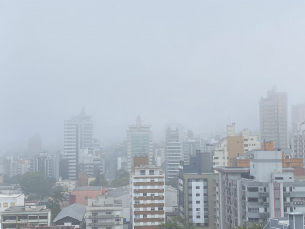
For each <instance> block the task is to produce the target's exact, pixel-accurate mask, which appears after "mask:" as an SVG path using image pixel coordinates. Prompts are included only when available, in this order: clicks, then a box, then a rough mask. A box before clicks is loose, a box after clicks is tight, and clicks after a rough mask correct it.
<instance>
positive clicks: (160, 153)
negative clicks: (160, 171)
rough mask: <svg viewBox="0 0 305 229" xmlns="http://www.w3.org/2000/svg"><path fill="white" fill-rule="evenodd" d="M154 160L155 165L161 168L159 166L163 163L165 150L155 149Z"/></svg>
mask: <svg viewBox="0 0 305 229" xmlns="http://www.w3.org/2000/svg"><path fill="white" fill-rule="evenodd" d="M154 159H155V165H156V166H158V167H161V165H162V164H163V163H164V162H165V149H162V148H161V149H155V154H154Z"/></svg>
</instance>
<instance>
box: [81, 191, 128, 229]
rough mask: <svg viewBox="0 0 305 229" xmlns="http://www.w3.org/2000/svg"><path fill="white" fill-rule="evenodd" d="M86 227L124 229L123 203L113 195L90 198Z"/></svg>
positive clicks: (92, 228) (88, 228)
mask: <svg viewBox="0 0 305 229" xmlns="http://www.w3.org/2000/svg"><path fill="white" fill-rule="evenodd" d="M86 229H123V205H122V201H121V200H115V198H114V197H113V196H98V197H97V198H96V199H89V204H88V207H87V214H86Z"/></svg>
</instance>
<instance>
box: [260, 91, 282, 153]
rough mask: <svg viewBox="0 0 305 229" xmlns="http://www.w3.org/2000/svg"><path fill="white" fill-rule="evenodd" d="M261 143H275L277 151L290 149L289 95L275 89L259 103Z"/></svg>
mask: <svg viewBox="0 0 305 229" xmlns="http://www.w3.org/2000/svg"><path fill="white" fill-rule="evenodd" d="M259 118H260V131H261V141H262V142H264V141H266V142H269V141H274V148H275V149H284V148H288V131H287V123H288V121H287V93H286V92H277V91H276V89H275V88H274V89H273V90H271V91H268V92H267V98H261V100H260V102H259Z"/></svg>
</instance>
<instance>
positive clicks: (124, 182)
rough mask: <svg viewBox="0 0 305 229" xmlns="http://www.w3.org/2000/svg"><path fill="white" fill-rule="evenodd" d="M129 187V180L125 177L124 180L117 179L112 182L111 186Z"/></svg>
mask: <svg viewBox="0 0 305 229" xmlns="http://www.w3.org/2000/svg"><path fill="white" fill-rule="evenodd" d="M126 185H129V178H127V177H124V178H117V179H114V180H112V181H111V183H110V186H111V187H115V188H116V187H123V186H126Z"/></svg>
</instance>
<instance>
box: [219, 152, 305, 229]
mask: <svg viewBox="0 0 305 229" xmlns="http://www.w3.org/2000/svg"><path fill="white" fill-rule="evenodd" d="M216 170H217V171H218V177H217V180H216V182H217V183H216V203H217V204H216V208H217V218H216V223H217V228H219V229H231V228H234V227H237V226H240V225H244V224H245V223H246V222H250V223H255V224H261V225H266V224H267V219H268V218H274V217H284V214H285V213H291V212H298V211H303V212H304V211H305V201H304V200H305V182H304V181H299V180H294V174H293V172H294V169H293V168H283V167H282V152H281V151H262V150H261V151H256V152H254V153H253V158H252V159H250V167H219V168H216Z"/></svg>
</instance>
